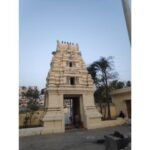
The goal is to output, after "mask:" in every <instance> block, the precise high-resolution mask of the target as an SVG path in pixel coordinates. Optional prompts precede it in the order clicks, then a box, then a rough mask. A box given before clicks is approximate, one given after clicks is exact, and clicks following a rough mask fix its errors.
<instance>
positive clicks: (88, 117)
mask: <svg viewBox="0 0 150 150" xmlns="http://www.w3.org/2000/svg"><path fill="white" fill-rule="evenodd" d="M52 54H53V58H52V62H51V64H50V65H51V68H50V70H49V72H48V76H47V80H46V90H45V110H46V113H45V116H44V118H43V123H44V130H43V134H44V133H56V132H64V131H65V126H66V125H67V124H71V125H72V126H76V127H77V126H79V127H80V125H82V126H83V127H84V128H86V129H94V128H98V127H100V124H101V117H102V116H101V114H100V113H99V112H98V111H97V109H96V107H95V104H94V97H93V92H94V84H93V80H92V78H91V75H90V74H88V71H87V69H86V65H85V63H84V61H83V59H82V54H81V52H80V51H79V45H78V44H74V43H70V42H59V41H57V47H56V51H54V52H52ZM64 101H65V103H64ZM67 103H68V104H67ZM64 104H65V105H66V106H65V107H66V109H64ZM66 113H68V114H66ZM77 120H79V122H80V123H79V125H78V124H77Z"/></svg>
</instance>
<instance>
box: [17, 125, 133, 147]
mask: <svg viewBox="0 0 150 150" xmlns="http://www.w3.org/2000/svg"><path fill="white" fill-rule="evenodd" d="M114 131H119V132H121V133H123V134H124V135H129V134H131V127H130V126H129V125H124V126H118V127H111V128H103V129H93V130H83V129H80V130H76V129H74V130H70V131H69V130H68V131H66V133H63V134H53V135H52V134H49V135H36V136H29V137H20V139H19V150H105V146H104V145H103V144H97V143H96V141H97V140H98V139H103V138H104V135H108V134H110V133H113V132H114Z"/></svg>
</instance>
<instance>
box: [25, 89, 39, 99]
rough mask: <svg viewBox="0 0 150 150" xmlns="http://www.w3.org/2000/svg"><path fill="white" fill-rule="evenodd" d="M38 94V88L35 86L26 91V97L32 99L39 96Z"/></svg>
mask: <svg viewBox="0 0 150 150" xmlns="http://www.w3.org/2000/svg"><path fill="white" fill-rule="evenodd" d="M39 95H40V94H39V90H38V89H37V88H35V89H32V88H29V89H28V91H27V93H26V97H28V98H33V99H37V98H39Z"/></svg>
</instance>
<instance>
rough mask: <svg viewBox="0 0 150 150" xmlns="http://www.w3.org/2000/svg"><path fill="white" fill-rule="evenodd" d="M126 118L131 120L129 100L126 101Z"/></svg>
mask: <svg viewBox="0 0 150 150" xmlns="http://www.w3.org/2000/svg"><path fill="white" fill-rule="evenodd" d="M126 106H127V112H128V117H129V118H131V100H126Z"/></svg>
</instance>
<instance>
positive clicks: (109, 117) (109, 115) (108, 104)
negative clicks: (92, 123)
mask: <svg viewBox="0 0 150 150" xmlns="http://www.w3.org/2000/svg"><path fill="white" fill-rule="evenodd" d="M104 75H105V82H106V86H105V88H106V100H107V107H108V119H111V113H110V103H109V99H108V98H109V96H108V83H107V75H106V72H105V73H104Z"/></svg>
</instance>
